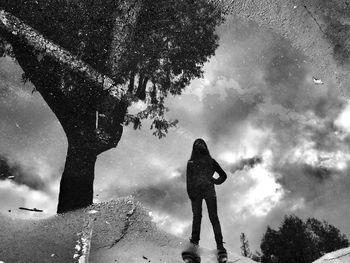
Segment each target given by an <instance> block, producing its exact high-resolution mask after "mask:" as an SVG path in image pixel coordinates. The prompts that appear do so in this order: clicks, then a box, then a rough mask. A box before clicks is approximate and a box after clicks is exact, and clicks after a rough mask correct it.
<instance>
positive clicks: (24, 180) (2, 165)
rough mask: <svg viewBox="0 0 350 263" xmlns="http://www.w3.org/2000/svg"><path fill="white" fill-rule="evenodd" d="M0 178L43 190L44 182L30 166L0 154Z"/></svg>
mask: <svg viewBox="0 0 350 263" xmlns="http://www.w3.org/2000/svg"><path fill="white" fill-rule="evenodd" d="M0 180H12V181H13V182H14V183H16V184H18V185H26V186H28V187H29V188H31V189H33V190H45V188H46V182H45V181H44V180H42V179H41V178H40V177H39V176H38V175H37V174H36V173H35V169H34V168H32V167H22V166H20V165H19V164H18V163H16V162H13V161H9V160H8V158H7V157H4V156H1V155H0Z"/></svg>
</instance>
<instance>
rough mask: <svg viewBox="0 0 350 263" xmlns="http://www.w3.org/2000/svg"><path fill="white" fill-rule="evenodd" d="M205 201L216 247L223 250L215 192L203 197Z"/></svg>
mask: <svg viewBox="0 0 350 263" xmlns="http://www.w3.org/2000/svg"><path fill="white" fill-rule="evenodd" d="M205 202H206V203H207V208H208V214H209V219H210V222H211V224H212V226H213V230H214V235H215V241H216V245H217V248H218V249H221V250H223V249H224V246H223V237H222V232H221V226H220V221H219V217H218V213H217V201H216V194H215V192H214V193H209V194H207V195H206V197H205Z"/></svg>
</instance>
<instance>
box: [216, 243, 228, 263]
mask: <svg viewBox="0 0 350 263" xmlns="http://www.w3.org/2000/svg"><path fill="white" fill-rule="evenodd" d="M216 247H217V251H218V261H219V263H225V262H227V250H226V248H225V247H224V242H220V243H218V244H217V245H216Z"/></svg>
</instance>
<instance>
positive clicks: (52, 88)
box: [0, 0, 142, 213]
mask: <svg viewBox="0 0 350 263" xmlns="http://www.w3.org/2000/svg"><path fill="white" fill-rule="evenodd" d="M14 1H15V0H14ZM28 2H29V4H28V5H29V7H30V6H32V7H33V8H34V9H33V11H38V16H36V15H34V16H33V14H32V13H31V12H26V8H25V7H24V6H22V5H21V6H19V5H16V4H12V3H13V2H12V1H9V2H7V3H1V4H0V8H4V9H5V10H6V11H4V10H0V34H1V36H3V37H5V39H6V40H8V41H9V42H10V43H11V45H12V46H13V51H14V54H15V57H16V59H17V61H18V63H19V64H20V66H21V67H22V69H23V70H24V72H25V74H26V77H28V78H29V80H30V81H31V82H32V83H33V84H34V86H35V88H36V90H37V91H39V93H40V94H41V95H42V97H43V98H44V100H45V101H46V102H47V104H48V106H49V107H50V108H51V109H52V111H53V112H54V113H55V115H56V116H57V118H58V120H59V121H60V123H61V124H62V127H63V129H64V131H65V133H66V135H67V138H68V151H67V158H66V163H65V168H64V172H63V175H62V178H61V183H60V193H59V202H58V207H57V212H58V213H63V212H67V211H70V210H74V209H78V208H83V207H86V206H89V205H91V204H92V201H93V181H94V170H95V162H96V159H97V155H98V154H100V153H102V152H104V151H107V150H109V149H111V148H113V147H116V146H117V144H118V142H119V140H120V137H121V135H122V131H123V126H122V123H123V122H124V117H125V114H126V112H127V106H128V98H127V97H126V96H125V95H126V93H127V86H126V85H118V83H116V79H118V78H120V77H119V76H117V75H119V74H121V73H122V72H123V69H124V68H125V65H124V64H127V63H128V60H127V57H128V56H127V46H128V43H129V42H130V41H132V34H133V28H134V25H135V24H136V22H137V17H138V13H139V12H140V8H141V3H142V1H139V0H132V1H131V0H130V1H123V5H122V6H120V7H119V8H114V9H111V8H112V7H113V6H114V4H113V3H114V1H110V4H113V6H111V7H110V8H109V7H108V8H107V7H106V8H107V9H106V10H107V11H108V10H110V12H107V13H108V14H106V15H105V12H102V11H101V12H100V13H101V16H100V18H101V17H102V18H105V19H103V21H105V20H106V19H107V18H108V19H107V20H108V21H112V23H107V24H106V25H104V27H102V29H103V30H102V32H104V33H105V34H104V35H111V39H110V40H108V39H107V40H106V41H102V40H103V39H104V38H103V37H102V35H103V34H102V35H98V36H100V38H98V37H96V36H95V35H92V36H91V37H90V38H87V39H83V40H84V41H85V42H84V41H83V44H85V46H87V47H89V46H90V47H95V44H96V43H97V42H96V41H95V40H96V39H101V41H99V42H98V43H97V44H99V45H98V46H97V47H98V48H94V50H95V51H96V50H98V51H99V50H106V51H108V52H109V53H110V54H109V56H108V58H106V57H100V56H99V54H100V53H99V52H97V51H96V52H97V53H96V52H95V53H94V50H90V51H91V52H90V51H89V52H87V54H83V55H86V56H83V59H84V60H81V59H80V57H77V56H76V54H75V53H74V52H73V53H72V51H74V50H75V47H74V45H71V44H70V41H69V42H68V43H66V42H64V41H63V42H62V43H60V42H59V41H60V39H61V34H60V33H57V32H64V34H71V38H69V39H70V40H74V39H75V38H76V37H77V36H76V35H75V34H73V33H74V32H75V31H74V30H73V31H74V32H73V31H70V30H67V29H66V28H65V27H64V26H66V23H63V22H62V23H56V24H51V23H47V21H45V19H44V16H43V14H42V12H41V11H40V10H41V9H40V8H39V7H36V5H37V4H38V3H37V1H34V0H33V1H28ZM44 3H45V1H44V2H43V1H39V4H40V5H44ZM101 6H102V5H101ZM103 6H104V5H103ZM43 8H50V5H44V6H43ZM45 10H46V9H45ZM50 10H51V9H50ZM64 10H66V9H64ZM87 10H90V9H87ZM106 10H105V11H106ZM8 11H10V12H11V13H12V12H14V13H13V15H15V16H16V15H17V16H18V17H19V18H20V19H21V20H19V19H18V17H15V16H13V15H11V14H10V13H8ZM61 11H62V10H61ZM66 11H67V10H66ZM68 11H69V10H68ZM57 12H58V13H59V10H58V11H57ZM49 13H50V12H49ZM86 13H87V14H90V12H86ZM105 16H106V17H105ZM33 17H34V18H35V19H33ZM98 17H99V16H97V17H95V18H98ZM118 17H119V18H118ZM49 18H50V17H49ZM41 19H43V21H40V20H41ZM72 19H73V17H71V20H72ZM107 20H106V21H107ZM23 21H25V22H23ZM74 21H75V20H74V19H73V20H72V21H70V22H71V23H68V22H67V24H68V28H69V26H71V25H73V24H74V25H76V23H73V22H74ZM93 21H99V20H98V19H96V20H91V19H90V20H87V23H90V24H89V26H91V27H92V28H94V27H96V25H95V24H94V22H93ZM108 21H107V22H108ZM26 22H28V24H26ZM29 22H30V23H29ZM56 22H57V21H56ZM113 22H115V25H114V27H113V28H112V26H110V25H109V24H111V25H113ZM123 23H125V26H124V27H123ZM29 25H31V26H33V27H34V28H36V29H37V30H39V31H40V32H42V34H43V35H42V34H40V33H39V32H38V31H36V30H35V29H33V28H32V27H30V26H29ZM78 25H79V23H78ZM83 25H84V27H83ZM55 26H56V28H55ZM74 28H75V27H74ZM84 28H85V24H82V27H81V28H80V29H84ZM87 28H90V27H87ZM80 29H79V30H80ZM60 30H63V31H60ZM79 30H78V31H77V32H80V31H79ZM88 31H89V30H88ZM77 32H75V33H77ZM96 32H97V31H96ZM96 32H95V33H96ZM98 32H100V31H98ZM48 33H52V34H51V36H54V37H55V38H54V39H52V38H50V39H51V41H49V40H48V37H47V34H48ZM86 33H88V32H86ZM96 34H97V33H96ZM78 35H79V34H78ZM81 35H84V34H81ZM65 39H68V38H67V37H66V38H65ZM100 42H101V43H100ZM55 43H59V44H60V45H57V44H55ZM62 47H65V48H66V49H64V48H62ZM74 54H75V55H74ZM89 58H90V60H89ZM95 60H98V61H100V62H99V63H94V61H95ZM85 61H87V62H88V63H86V62H85ZM102 62H103V63H102ZM101 64H106V65H108V66H109V67H107V69H106V68H104V67H99V66H101ZM90 65H92V66H90ZM108 75H112V77H113V79H112V78H110V77H109V76H108ZM99 116H100V119H99V120H96V118H99ZM97 121H98V122H97ZM95 123H97V124H98V125H96V124H95ZM96 126H97V127H96Z"/></svg>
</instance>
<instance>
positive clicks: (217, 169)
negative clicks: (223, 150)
mask: <svg viewBox="0 0 350 263" xmlns="http://www.w3.org/2000/svg"><path fill="white" fill-rule="evenodd" d="M213 166H214V171H215V172H217V173H218V175H219V178H217V179H216V178H214V177H213V179H212V181H213V183H214V184H222V183H223V182H225V180H226V178H227V175H226V173H225V171H224V170H222V168H221V167H220V165H219V164H218V162H217V161H215V160H214V159H213Z"/></svg>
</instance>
